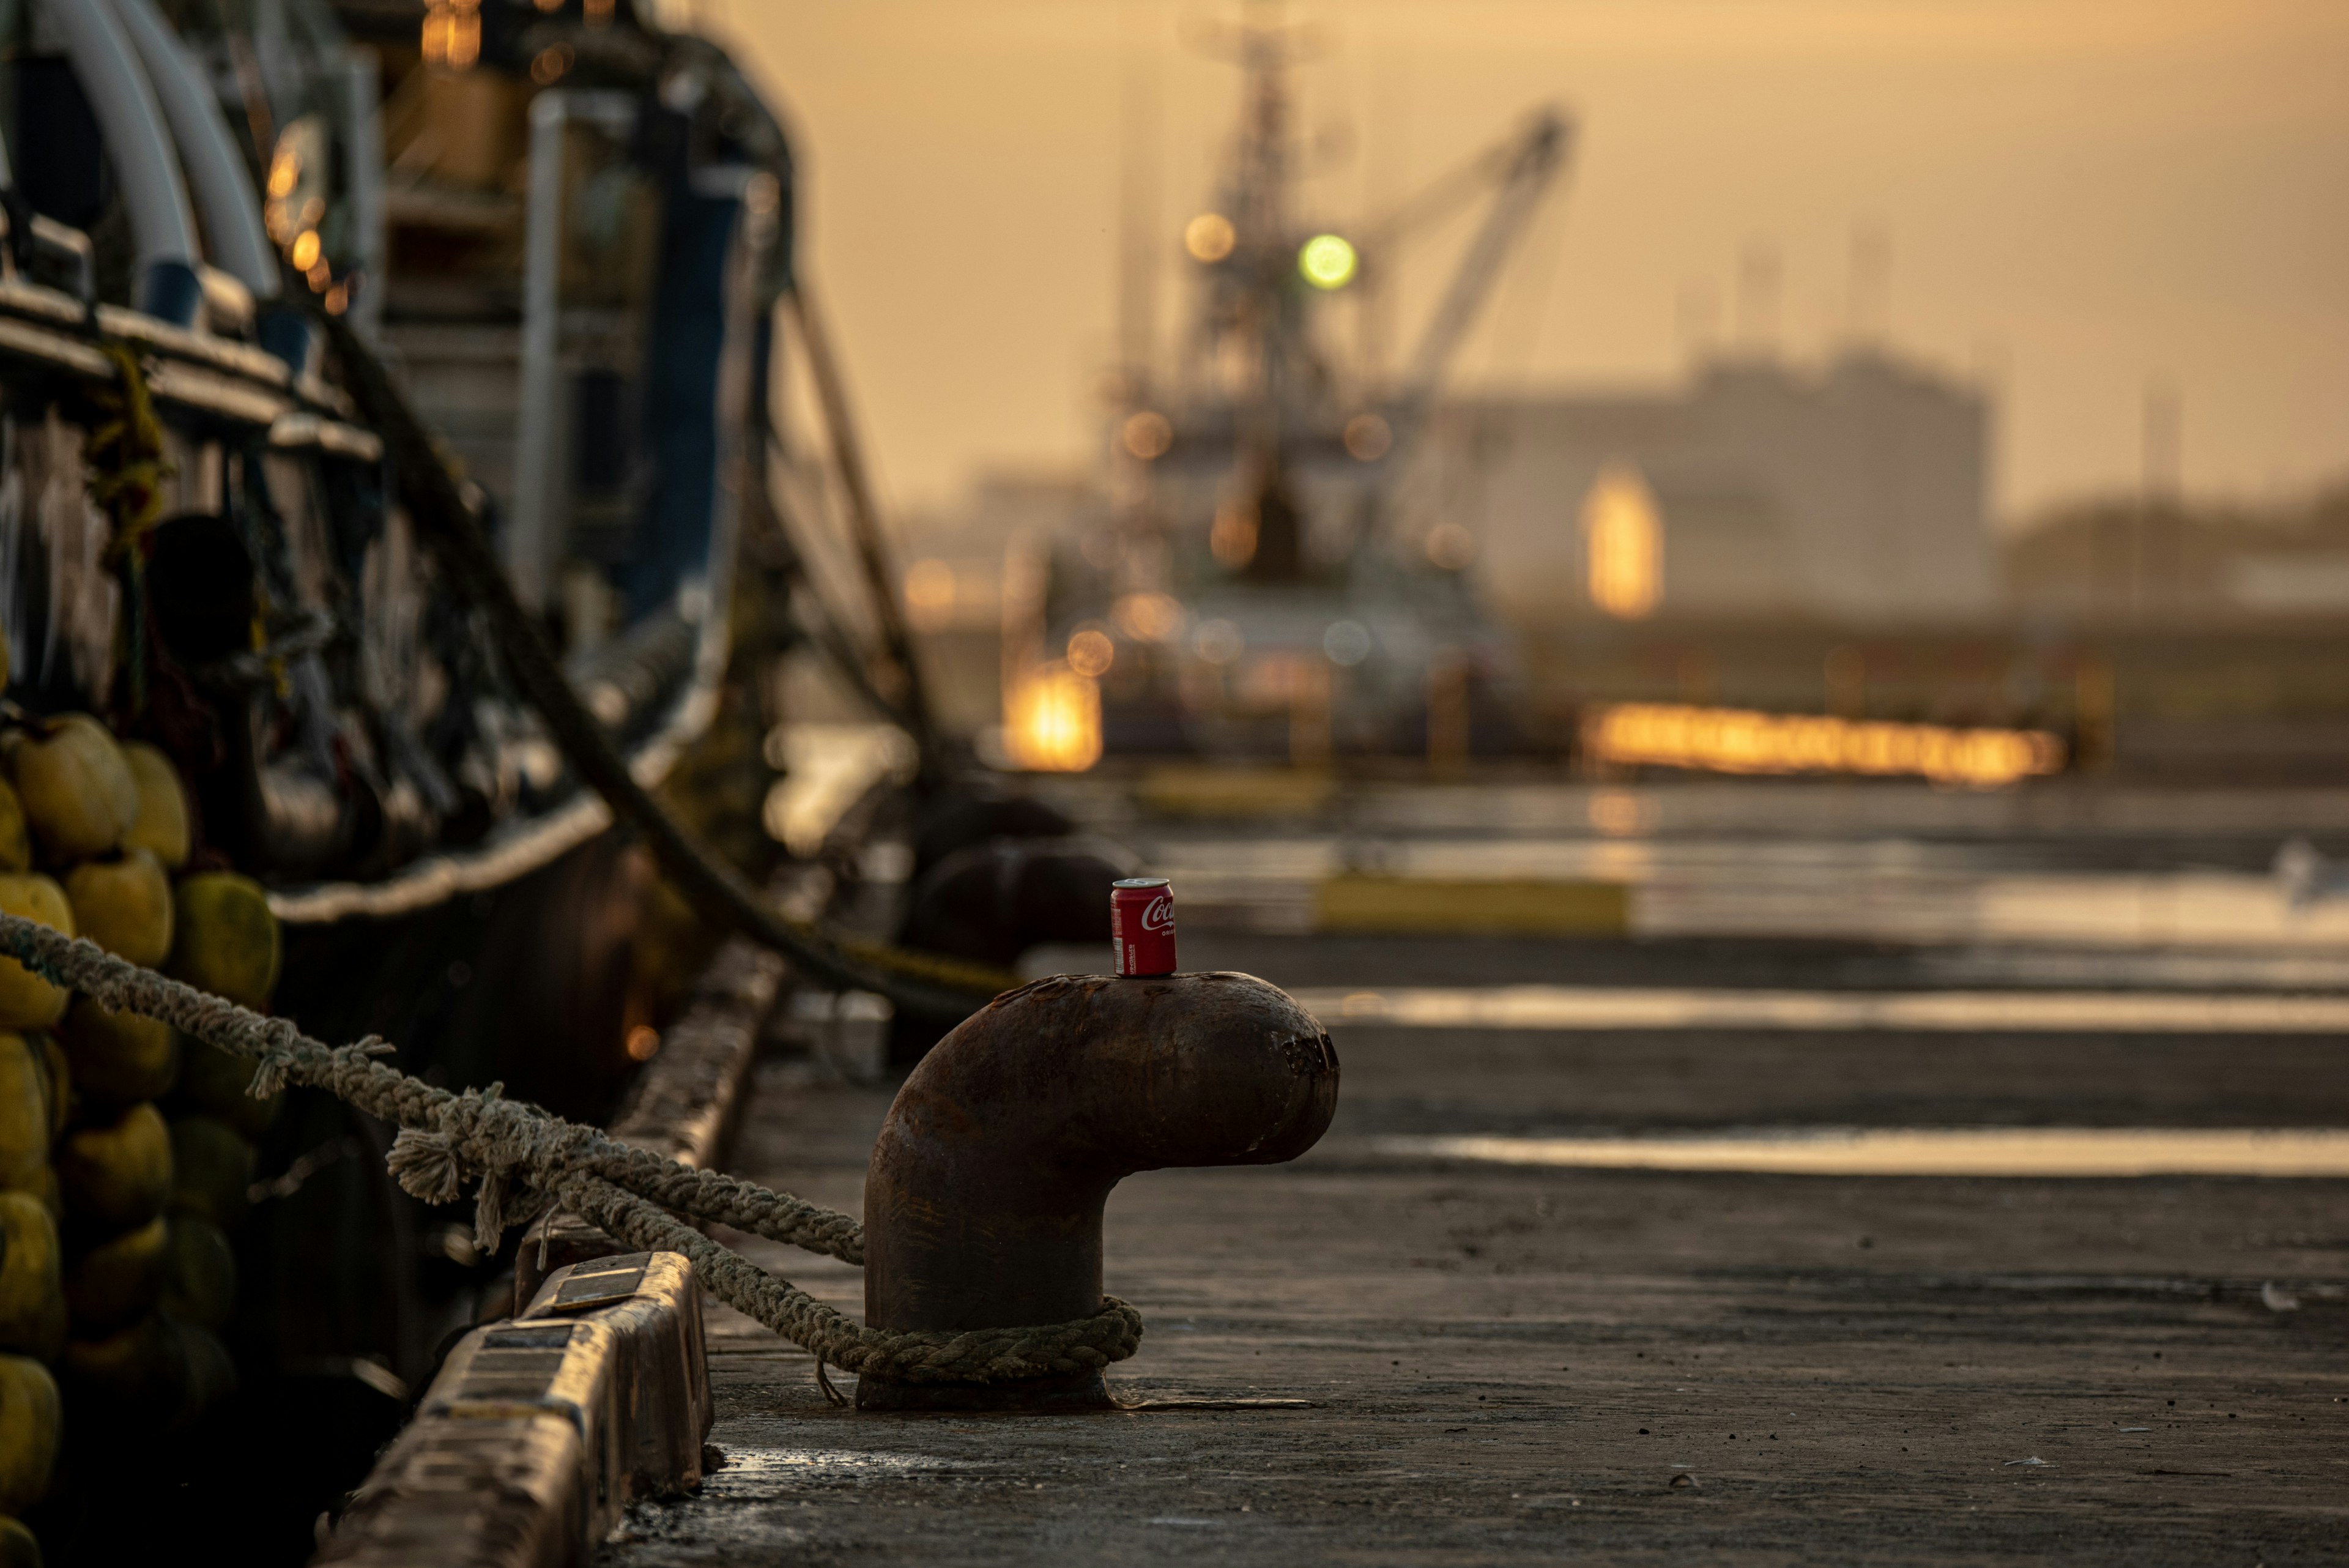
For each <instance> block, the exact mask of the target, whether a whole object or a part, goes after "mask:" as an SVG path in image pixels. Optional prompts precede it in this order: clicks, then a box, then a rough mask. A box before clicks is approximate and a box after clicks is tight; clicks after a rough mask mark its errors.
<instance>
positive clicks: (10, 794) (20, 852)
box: [0, 779, 33, 871]
mask: <svg viewBox="0 0 2349 1568" xmlns="http://www.w3.org/2000/svg"><path fill="white" fill-rule="evenodd" d="M32 863H33V837H32V833H31V830H30V829H28V828H27V827H26V826H25V803H24V802H23V801H21V800H18V799H17V798H16V786H15V785H14V784H9V783H8V782H7V781H6V780H5V779H0V871H22V870H24V869H25V868H26V867H28V866H30V865H31V864H32Z"/></svg>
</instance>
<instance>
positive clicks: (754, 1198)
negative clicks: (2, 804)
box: [0, 913, 1142, 1383]
mask: <svg viewBox="0 0 2349 1568" xmlns="http://www.w3.org/2000/svg"><path fill="white" fill-rule="evenodd" d="M0 950H5V953H6V954H7V955H8V956H10V957H13V958H15V959H16V961H18V962H20V963H22V964H24V965H25V967H26V968H27V969H30V970H32V971H34V972H35V973H36V974H38V975H40V976H41V977H42V978H43V979H45V980H47V981H48V982H49V983H50V984H52V985H57V986H62V987H65V988H66V989H67V990H71V991H78V992H81V993H82V994H83V995H85V996H88V997H89V998H91V999H92V1000H93V1001H95V1002H98V1004H99V1005H100V1006H102V1007H106V1008H108V1009H110V1010H111V1011H113V1012H136V1013H138V1014H140V1016H141V1017H145V1018H153V1019H159V1020H160V1021H161V1022H163V1023H168V1024H170V1025H171V1026H172V1027H173V1028H174V1029H177V1030H179V1031H180V1033H182V1034H186V1035H190V1036H191V1037H193V1038H195V1039H198V1040H202V1041H203V1042H204V1043H205V1044H210V1045H213V1046H217V1047H218V1048H220V1049H221V1050H222V1051H226V1052H228V1053H229V1054H231V1055H234V1056H239V1057H243V1058H244V1059H245V1060H247V1061H250V1062H252V1063H254V1075H253V1083H252V1085H251V1087H250V1090H249V1092H250V1093H251V1094H252V1095H253V1096H254V1097H255V1098H260V1099H266V1098H267V1097H268V1096H271V1095H274V1094H275V1093H276V1092H277V1091H278V1090H279V1089H281V1088H283V1087H284V1086H285V1085H287V1084H300V1085H307V1086H309V1087H312V1088H319V1089H325V1090H326V1091H327V1092H328V1093H330V1094H333V1095H334V1096H336V1097H337V1098H340V1099H343V1100H347V1101H348V1102H349V1103H350V1104H352V1105H354V1106H358V1107H359V1108H360V1109H361V1110H363V1111H366V1112H367V1113H369V1114H370V1115H373V1116H380V1117H381V1118H383V1119H384V1120H386V1121H389V1122H396V1123H397V1124H398V1127H399V1129H400V1131H399V1134H398V1137H396V1138H394V1139H393V1141H392V1146H391V1152H390V1155H389V1157H388V1160H387V1162H386V1163H387V1164H388V1166H389V1167H390V1169H391V1173H392V1175H393V1176H394V1177H395V1178H396V1179H398V1182H399V1185H400V1186H401V1187H402V1188H403V1189H406V1190H407V1191H409V1192H410V1193H412V1194H414V1195H415V1196H416V1197H418V1198H420V1199H424V1200H425V1201H426V1202H428V1203H450V1202H454V1201H455V1200H456V1199H459V1198H460V1197H461V1196H463V1194H464V1188H465V1183H466V1182H467V1181H469V1180H471V1181H477V1182H478V1186H477V1188H476V1189H475V1194H474V1208H473V1231H474V1239H475V1241H476V1243H477V1244H478V1245H479V1246H480V1247H481V1250H482V1251H485V1252H487V1251H495V1250H496V1248H497V1245H498V1242H499V1240H500V1238H501V1237H502V1236H503V1235H504V1233H505V1232H506V1231H508V1230H510V1229H512V1228H514V1227H516V1226H522V1225H527V1224H528V1223H529V1222H530V1221H531V1220H533V1219H534V1218H536V1217H537V1216H538V1215H540V1214H543V1213H544V1212H546V1211H547V1210H551V1209H556V1208H561V1209H564V1210H569V1211H571V1212H573V1213H575V1214H578V1215H580V1216H581V1217H583V1218H585V1220H588V1221H589V1222H590V1223H592V1224H594V1225H595V1226H596V1227H597V1228H598V1229H600V1230H601V1231H604V1232H605V1234H606V1235H608V1236H610V1237H612V1238H613V1239H614V1240H615V1241H619V1242H621V1243H622V1244H623V1245H626V1246H629V1247H635V1248H640V1249H647V1250H650V1249H656V1248H657V1249H659V1250H661V1251H675V1252H682V1253H684V1254H685V1255H686V1256H687V1257H688V1259H690V1260H691V1261H692V1262H693V1266H694V1269H695V1272H698V1274H699V1275H700V1276H701V1281H702V1283H703V1284H704V1285H705V1286H706V1287H708V1289H709V1292H710V1293H712V1294H713V1295H715V1296H717V1297H718V1299H719V1300H720V1301H722V1302H724V1303H726V1304H727V1305H729V1306H730V1307H733V1308H735V1309H736V1310H737V1311H739V1312H741V1313H743V1314H747V1315H748V1316H750V1317H752V1318H755V1319H756V1320H757V1321H759V1322H760V1323H761V1324H765V1325H766V1326H767V1327H769V1328H771V1329H772V1330H774V1331H775V1332H776V1333H777V1334H781V1335H782V1336H783V1337H784V1338H785V1339H788V1340H790V1341H792V1343H793V1344H794V1345H800V1346H802V1347H803V1348H804V1349H806V1350H808V1351H809V1352H810V1353H812V1355H814V1356H815V1357H816V1360H817V1364H818V1366H819V1367H821V1366H823V1364H824V1363H830V1364H831V1365H832V1366H838V1367H841V1368H843V1370H845V1371H849V1372H854V1373H856V1374H857V1375H858V1376H864V1377H872V1378H874V1379H877V1380H879V1381H882V1382H891V1383H936V1382H957V1383H997V1382H1006V1381H1010V1380H1014V1379H1019V1378H1024V1377H1041V1376H1050V1375H1052V1374H1056V1373H1075V1372H1083V1371H1097V1370H1099V1369H1100V1368H1101V1367H1103V1366H1107V1365H1109V1364H1110V1363H1111V1362H1112V1361H1123V1360H1124V1359H1125V1358H1126V1357H1127V1356H1130V1355H1133V1353H1134V1349H1135V1347H1136V1346H1137V1345H1139V1343H1140V1341H1141V1338H1142V1314H1140V1313H1137V1312H1135V1311H1134V1310H1133V1308H1132V1307H1130V1306H1128V1305H1127V1304H1126V1303H1123V1302H1122V1301H1119V1300H1118V1299H1117V1298H1116V1297H1114V1296H1103V1297H1102V1307H1101V1311H1099V1312H1098V1313H1095V1314H1093V1315H1092V1316H1091V1317H1086V1318H1079V1319H1076V1320H1075V1321H1073V1322H1070V1323H1061V1324H1043V1325H1040V1326H1036V1327H1021V1328H993V1329H973V1330H969V1331H968V1332H961V1333H954V1332H947V1331H944V1330H912V1331H907V1330H897V1329H884V1328H872V1327H868V1326H867V1325H865V1324H860V1323H857V1322H856V1321H855V1320H854V1319H853V1318H850V1317H848V1316H846V1315H845V1314H842V1313H839V1312H837V1311H834V1310H833V1308H831V1307H828V1306H826V1305H824V1304H823V1303H822V1302H820V1301H817V1300H816V1299H815V1298H814V1297H813V1296H811V1295H809V1294H808V1293H806V1292H805V1291H803V1290H802V1289H800V1288H799V1287H798V1286H797V1285H794V1284H792V1282H790V1281H788V1280H784V1279H781V1278H778V1277H777V1276H776V1275H773V1274H771V1273H769V1272H766V1271H765V1270H764V1269H761V1268H760V1267H759V1266H758V1265H757V1264H755V1263H753V1262H750V1260H749V1259H747V1258H744V1257H743V1256H742V1255H741V1254H740V1253H739V1252H736V1251H733V1250H732V1249H731V1248H729V1247H726V1246H723V1245H721V1244H719V1242H716V1241H711V1240H710V1239H709V1237H707V1236H705V1235H703V1234H702V1233H701V1232H700V1231H697V1230H695V1229H694V1228H693V1227H692V1226H691V1225H689V1224H688V1223H686V1222H685V1221H684V1220H679V1219H678V1218H677V1216H678V1214H684V1215H687V1216H689V1217H690V1218H692V1219H696V1220H714V1221H716V1222H718V1223H720V1224H725V1225H730V1226H732V1227H734V1228H735V1229H736V1230H738V1231H747V1232H749V1233H750V1234H752V1235H757V1236H762V1237H765V1238H766V1239H768V1240H770V1241H782V1242H787V1243H789V1244H790V1245H792V1246H794V1247H802V1248H804V1249H806V1250H807V1251H813V1252H822V1253H824V1254H826V1255H827V1256H830V1257H834V1258H838V1259H840V1260H841V1261H842V1262H847V1263H854V1264H856V1265H858V1266H859V1267H862V1266H863V1264H864V1226H863V1225H861V1224H859V1223H858V1222H857V1221H856V1220H854V1219H853V1218H852V1217H850V1216H849V1215H846V1214H843V1213H840V1212H838V1211H837V1210H831V1209H825V1208H823V1207H822V1206H821V1205H818V1204H814V1203H810V1202H808V1201H807V1200H806V1199H801V1198H794V1197H792V1196H791V1195H790V1194H789V1193H784V1192H776V1191H773V1190H772V1189H768V1188H764V1187H761V1186H759V1185H757V1184H756V1183H755V1182H749V1181H744V1180H742V1179H740V1178H739V1177H731V1176H723V1175H719V1174H717V1173H715V1172H712V1171H706V1170H696V1169H694V1168H692V1167H690V1166H685V1165H680V1164H678V1162H677V1161H675V1160H671V1159H663V1158H660V1157H659V1156H657V1155H655V1154H652V1153H650V1152H648V1151H647V1150H644V1149H640V1148H633V1147H629V1146H628V1145H626V1144H624V1143H620V1142H617V1141H616V1140H615V1139H613V1138H611V1137H608V1136H606V1135H605V1134H604V1133H603V1132H600V1131H598V1130H597V1129H596V1128H594V1127H582V1126H580V1125H579V1124H578V1123H576V1122H570V1121H565V1120H564V1118H562V1117H561V1116H555V1115H554V1114H553V1113H552V1112H550V1111H547V1110H543V1109H542V1108H541V1107H539V1106H533V1105H531V1104H529V1103H527V1102H525V1101H522V1100H510V1099H507V1098H505V1097H504V1096H503V1095H502V1093H501V1092H500V1087H499V1085H494V1084H492V1085H491V1086H490V1087H489V1088H487V1089H467V1090H465V1091H463V1092H462V1093H456V1092H452V1091H450V1090H448V1089H442V1088H436V1087H434V1086H433V1085H430V1084H427V1083H425V1082H424V1081H423V1080H422V1079H420V1078H413V1077H410V1076H409V1075H407V1074H405V1073H402V1072H400V1071H399V1070H398V1068H396V1067H393V1066H390V1065H388V1064H385V1063H384V1062H382V1061H380V1060H378V1058H380V1057H382V1056H385V1055H388V1054H390V1052H391V1050H392V1047H391V1046H390V1045H388V1044H386V1043H385V1042H384V1041H383V1040H382V1039H380V1038H379V1037H378V1036H374V1035H369V1036H368V1037H367V1038H366V1039H364V1040H361V1041H358V1042H357V1044H349V1045H327V1044H324V1043H323V1042H321V1041H317V1040H314V1039H312V1038H310V1037H309V1036H308V1035H306V1034H305V1033H302V1032H301V1030H300V1029H298V1028H297V1027H295V1024H294V1023H293V1022H292V1021H291V1020H288V1019H284V1018H268V1017H264V1016H263V1015H262V1014H260V1013H257V1012H251V1011H249V1010H247V1009H245V1008H243V1007H240V1006H238V1005H237V1004H236V1003H235V1002H230V1001H228V1000H227V999H225V998H223V997H219V996H214V995H212V993H211V992H204V991H199V990H198V989H196V988H195V987H194V986H191V985H189V984H188V983H186V982H185V981H178V980H173V979H171V977H170V976H168V975H162V974H158V973H156V972H155V971H153V970H150V969H142V968H140V966H139V965H137V964H134V963H130V962H129V961H126V960H123V959H119V958H117V957H115V956H114V955H113V954H112V953H109V952H108V951H107V950H105V949H103V948H101V947H99V946H98V945H97V944H96V943H95V942H91V941H89V940H85V939H79V938H72V937H67V935H65V934H64V933H63V932H62V931H57V930H52V929H50V928H48V927H47V926H44V925H41V924H39V923H37V922H36V921H33V920H28V919H25V918H24V917H22V916H19V915H11V914H6V913H0Z"/></svg>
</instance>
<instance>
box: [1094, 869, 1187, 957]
mask: <svg viewBox="0 0 2349 1568" xmlns="http://www.w3.org/2000/svg"><path fill="white" fill-rule="evenodd" d="M1109 941H1110V946H1112V948H1115V949H1116V950H1117V972H1118V973H1120V974H1173V973H1174V888H1170V887H1168V886H1167V884H1166V878H1165V877H1126V878H1125V879H1124V880H1123V881H1121V882H1112V883H1111V884H1110V885H1109Z"/></svg>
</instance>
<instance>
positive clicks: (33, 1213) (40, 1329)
mask: <svg viewBox="0 0 2349 1568" xmlns="http://www.w3.org/2000/svg"><path fill="white" fill-rule="evenodd" d="M65 1338H66V1303H65V1296H64V1294H63V1291H62V1282H61V1281H60V1278H59V1275H58V1266H57V1220H55V1219H53V1218H52V1217H51V1216H50V1214H49V1211H48V1210H47V1209H44V1208H42V1207H41V1200H40V1199H37V1198H36V1197H34V1196H33V1195H32V1194H31V1193H29V1192H0V1350H13V1351H18V1352H21V1353H23V1354H25V1355H37V1356H40V1357H42V1358H44V1359H47V1357H49V1356H52V1355H56V1354H57V1346H59V1345H63V1344H64V1343H65Z"/></svg>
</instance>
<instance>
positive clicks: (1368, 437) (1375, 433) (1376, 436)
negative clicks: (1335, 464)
mask: <svg viewBox="0 0 2349 1568" xmlns="http://www.w3.org/2000/svg"><path fill="white" fill-rule="evenodd" d="M1345 441H1346V453H1347V455H1348V456H1350V457H1351V458H1352V459H1353V460H1354V461H1355V462H1378V460H1379V459H1381V458H1382V457H1384V456H1386V454H1387V449H1388V448H1390V447H1392V446H1393V445H1394V428H1393V427H1392V426H1391V425H1389V424H1388V423H1387V422H1386V421H1384V420H1382V419H1381V418H1380V417H1379V416H1378V415H1376V414H1356V415H1355V416H1354V417H1353V418H1352V419H1350V420H1348V421H1346V433H1345Z"/></svg>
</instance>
